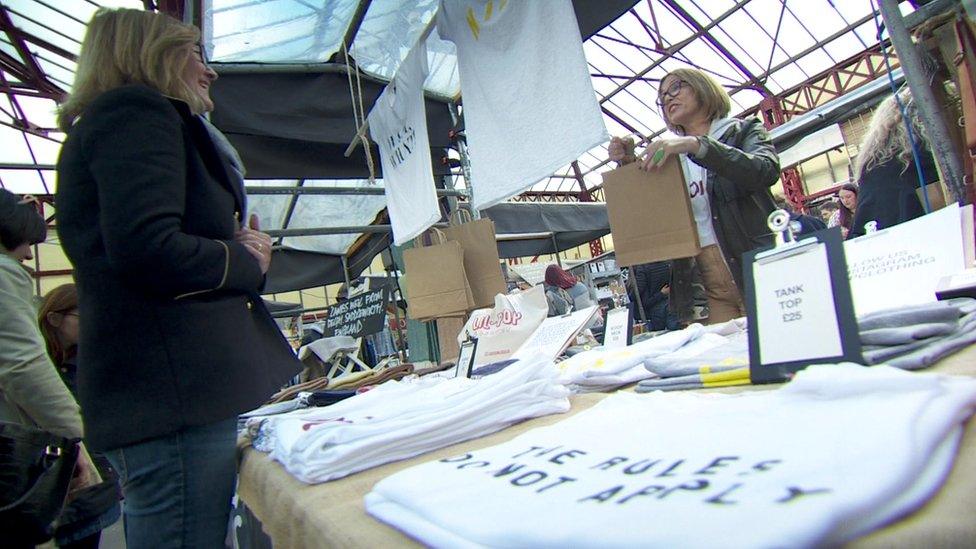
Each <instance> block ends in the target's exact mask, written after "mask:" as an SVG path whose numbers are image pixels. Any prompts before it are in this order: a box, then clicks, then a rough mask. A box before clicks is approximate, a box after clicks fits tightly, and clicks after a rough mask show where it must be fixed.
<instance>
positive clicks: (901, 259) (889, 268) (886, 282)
mask: <svg viewBox="0 0 976 549" xmlns="http://www.w3.org/2000/svg"><path fill="white" fill-rule="evenodd" d="M961 227H962V221H961V219H960V210H959V205H958V204H956V203H953V204H950V205H948V206H946V207H945V208H942V209H941V210H937V211H935V212H932V213H930V214H928V215H924V216H922V217H919V218H916V219H913V220H911V221H906V222H905V223H901V224H899V225H895V226H894V227H890V228H888V229H884V230H882V231H878V232H876V233H872V234H867V235H864V236H861V237H858V238H855V239H853V240H847V241H845V242H844V254H845V255H846V257H847V272H848V276H849V277H850V281H851V293H852V294H853V299H854V311H855V313H856V314H857V315H858V316H861V315H864V314H867V313H871V312H874V311H879V310H882V309H890V308H892V307H901V306H905V305H916V304H919V303H929V302H933V301H935V299H936V298H935V288H936V286H937V285H938V283H939V279H941V278H942V277H943V276H947V275H951V274H955V273H958V272H959V271H962V270H963V269H964V268H965V265H964V259H963V257H964V252H963V242H962V230H961Z"/></svg>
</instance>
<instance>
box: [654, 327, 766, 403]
mask: <svg viewBox="0 0 976 549" xmlns="http://www.w3.org/2000/svg"><path fill="white" fill-rule="evenodd" d="M644 367H645V368H647V370H648V371H650V372H651V373H653V374H655V375H656V376H657V377H655V378H651V379H645V380H643V381H641V382H640V383H638V384H637V387H636V389H635V390H636V391H637V392H638V393H646V392H649V391H678V390H682V389H702V388H706V387H729V386H733V385H748V384H749V337H748V332H745V331H739V332H736V333H731V334H729V335H719V334H718V333H706V334H704V335H702V336H701V337H699V338H698V339H696V340H695V341H692V342H690V343H688V344H687V345H685V346H684V347H682V348H681V349H678V350H677V351H675V352H673V353H670V354H667V355H662V356H658V357H651V358H648V359H647V360H645V361H644Z"/></svg>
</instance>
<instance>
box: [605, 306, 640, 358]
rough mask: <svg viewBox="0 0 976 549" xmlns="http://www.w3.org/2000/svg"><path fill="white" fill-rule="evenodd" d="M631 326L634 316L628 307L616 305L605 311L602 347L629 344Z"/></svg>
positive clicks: (613, 347) (609, 347) (612, 347)
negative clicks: (605, 318) (614, 307)
mask: <svg viewBox="0 0 976 549" xmlns="http://www.w3.org/2000/svg"><path fill="white" fill-rule="evenodd" d="M633 326H634V317H633V315H632V314H631V310H630V308H629V307H617V308H616V309H610V310H609V311H607V320H606V323H605V324H604V326H603V347H604V348H605V349H617V348H620V347H626V346H628V345H630V342H631V333H632V332H633Z"/></svg>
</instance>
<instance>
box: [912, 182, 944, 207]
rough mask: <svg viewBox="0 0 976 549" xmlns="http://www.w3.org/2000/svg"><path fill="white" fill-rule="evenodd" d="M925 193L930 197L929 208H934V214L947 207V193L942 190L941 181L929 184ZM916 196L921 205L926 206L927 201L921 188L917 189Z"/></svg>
mask: <svg viewBox="0 0 976 549" xmlns="http://www.w3.org/2000/svg"><path fill="white" fill-rule="evenodd" d="M925 191H926V192H927V193H928V195H929V206H932V211H933V212H934V211H935V210H941V209H942V208H945V207H946V199H945V191H943V190H942V183H941V182H940V181H936V182H934V183H929V184H928V185H926V186H925ZM915 196H917V197H918V202H919V204H922V205H924V204H925V199H924V198H922V189H921V188H917V189H915Z"/></svg>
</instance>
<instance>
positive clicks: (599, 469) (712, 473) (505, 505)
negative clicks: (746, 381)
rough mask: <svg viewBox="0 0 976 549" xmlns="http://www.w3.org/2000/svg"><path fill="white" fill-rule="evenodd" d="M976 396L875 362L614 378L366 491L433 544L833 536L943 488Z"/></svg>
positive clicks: (948, 382) (955, 383)
mask: <svg viewBox="0 0 976 549" xmlns="http://www.w3.org/2000/svg"><path fill="white" fill-rule="evenodd" d="M974 408H976V380H973V379H969V378H959V377H951V376H944V375H936V374H911V373H907V372H903V371H900V370H897V369H894V368H886V367H883V366H880V367H875V368H862V367H859V366H854V365H829V366H814V367H811V368H809V369H807V370H805V371H803V372H800V373H799V374H797V376H796V378H795V379H794V380H793V381H792V382H791V383H789V384H787V385H784V386H783V387H782V388H780V389H779V390H776V391H765V392H756V393H749V394H745V395H739V396H736V397H729V396H724V397H723V396H718V395H707V396H706V395H698V394H687V393H684V394H681V393H653V394H649V395H633V394H625V393H617V394H614V395H611V396H609V397H607V398H605V399H603V400H602V401H601V402H600V403H599V404H597V405H596V406H594V407H593V408H591V409H589V410H587V411H585V412H582V413H579V414H577V415H575V416H572V417H571V418H569V419H567V420H564V421H561V422H559V423H557V424H555V425H552V426H549V427H542V428H539V429H535V430H532V431H528V432H526V433H524V434H522V435H520V436H518V437H517V438H515V439H513V440H510V441H508V442H505V443H503V444H499V445H497V446H492V447H487V448H482V449H479V450H476V451H469V452H463V453H455V454H453V455H451V456H449V457H446V458H442V459H438V460H434V461H428V462H426V463H423V464H421V465H417V466H415V467H412V468H410V469H406V470H403V471H400V472H399V473H397V474H395V475H392V476H390V477H387V478H385V479H383V480H382V481H380V482H379V483H378V484H377V485H376V486H375V487H374V488H373V490H372V491H371V492H370V493H368V494H367V495H366V498H365V505H366V510H367V512H368V513H369V514H371V515H372V516H374V517H376V518H378V519H379V520H381V521H383V522H386V523H387V524H390V525H392V526H394V527H396V528H397V529H399V530H401V531H403V532H405V533H407V534H408V535H410V536H411V537H413V538H414V539H417V540H418V541H420V542H422V543H424V544H427V545H433V546H458V545H467V544H473V545H481V546H494V547H497V546H509V545H519V546H534V547H537V546H573V547H607V546H622V547H623V546H638V545H640V546H646V545H649V546H661V547H678V546H714V545H723V546H735V547H774V546H781V545H783V544H784V543H786V544H788V545H790V546H795V547H814V546H823V545H839V544H842V543H844V542H847V541H850V540H851V539H853V538H855V537H857V536H860V535H863V534H864V533H866V532H870V531H871V530H874V529H876V528H878V527H879V526H881V525H883V524H885V523H887V522H888V521H890V520H892V519H894V518H897V517H900V516H903V515H904V514H905V513H908V512H910V511H912V510H914V509H916V508H918V507H919V506H921V505H922V504H923V503H924V502H925V501H926V500H927V499H928V498H929V497H930V495H931V494H932V493H934V492H935V491H936V490H937V489H938V488H939V486H940V485H941V484H942V481H943V479H944V478H945V475H946V473H947V472H948V470H949V469H950V468H951V467H952V464H953V461H954V456H955V451H956V449H957V447H958V444H959V439H960V435H961V434H962V430H963V425H964V422H965V420H966V419H967V418H968V417H969V416H970V415H971V414H972V413H973V410H974ZM458 486H464V489H463V490H458V489H457V487H458ZM473 508H477V509H478V512H477V513H459V512H458V510H459V509H473ZM499 525H504V527H499Z"/></svg>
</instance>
